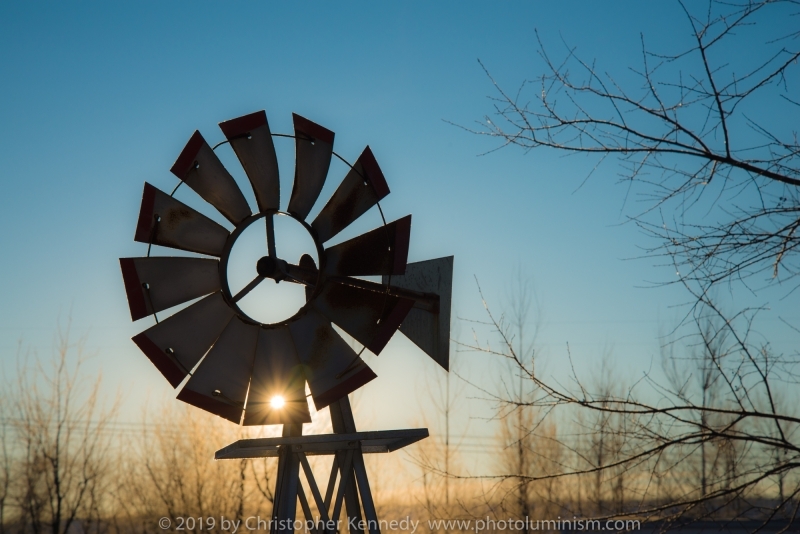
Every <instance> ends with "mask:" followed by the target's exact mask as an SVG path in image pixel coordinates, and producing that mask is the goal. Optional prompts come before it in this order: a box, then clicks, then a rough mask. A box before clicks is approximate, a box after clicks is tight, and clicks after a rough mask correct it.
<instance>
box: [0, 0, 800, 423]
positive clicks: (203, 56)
mask: <svg viewBox="0 0 800 534" xmlns="http://www.w3.org/2000/svg"><path fill="white" fill-rule="evenodd" d="M642 5H643V4H642V3H641V2H633V1H625V2H614V3H606V2H577V1H572V2H558V3H555V2H547V3H545V2H502V3H488V2H485V3H478V2H395V3H367V2H343V3H317V4H308V3H305V4H297V3H278V2H244V1H241V2H216V3H215V2H204V1H203V2H180V1H174V2H135V3H134V2H131V3H127V4H123V3H118V2H113V3H109V2H105V3H99V2H82V3H72V4H70V3H11V2H3V3H2V4H0V80H2V82H1V84H0V88H1V89H0V91H1V94H2V99H0V147H1V148H0V173H2V184H3V194H2V196H0V227H2V228H3V232H2V234H1V235H2V238H0V239H1V241H0V243H1V244H2V251H3V252H2V255H1V256H0V292H1V294H2V300H3V306H2V307H0V361H1V362H2V366H3V367H2V368H3V369H4V370H5V371H6V372H10V370H11V369H13V366H14V362H15V357H16V354H17V346H18V342H19V341H20V340H21V341H22V343H23V345H24V346H26V347H30V348H32V349H33V350H36V351H37V352H38V353H39V354H47V353H48V352H49V350H50V347H51V341H52V334H53V332H54V331H55V330H56V328H57V325H58V323H59V321H61V323H62V324H63V323H65V322H66V320H67V318H68V317H71V318H72V325H73V332H74V333H75V335H76V336H79V335H86V336H87V347H88V350H89V351H91V352H93V353H94V354H96V357H95V358H94V359H93V360H92V364H91V365H92V366H94V367H93V368H102V369H103V373H104V375H105V377H106V378H105V379H106V384H107V386H108V387H109V388H111V389H114V388H120V389H121V390H122V391H123V392H124V393H125V395H126V399H127V401H126V402H127V403H128V404H129V405H131V406H136V405H138V403H139V402H140V401H141V399H142V398H143V397H144V395H145V394H146V393H147V392H149V393H150V394H155V395H161V394H164V393H165V392H168V391H169V389H170V388H169V386H168V385H167V383H166V381H164V380H163V378H161V377H160V375H159V374H158V372H157V371H156V370H155V369H154V368H152V366H151V365H150V363H149V361H148V360H147V359H146V358H145V357H144V356H143V355H142V354H141V353H139V351H138V349H137V348H136V347H135V346H134V345H133V343H132V342H131V341H130V337H131V336H133V335H135V334H137V333H138V332H140V331H141V330H143V329H145V328H146V327H147V326H149V324H150V323H149V322H147V321H148V319H145V320H142V321H139V322H138V323H135V324H132V323H131V321H130V317H129V314H128V309H127V305H126V300H125V294H124V291H123V286H122V281H121V276H120V273H119V265H118V261H117V258H119V257H123V256H138V255H144V254H145V251H146V248H145V246H144V245H141V244H138V243H134V242H133V240H132V237H133V231H134V226H135V222H136V217H137V212H138V208H139V202H140V198H141V190H142V183H143V182H144V181H145V180H147V181H149V182H151V183H153V184H154V185H156V186H157V187H160V188H161V189H165V190H168V191H169V190H170V189H171V188H172V187H174V185H175V183H176V181H175V178H174V177H173V176H172V175H171V174H170V173H169V168H170V167H171V165H172V163H173V162H174V160H175V158H176V157H177V155H178V154H179V152H180V150H181V149H182V147H183V146H184V144H185V143H186V141H187V140H188V138H189V136H190V135H191V133H192V132H193V131H194V130H195V129H199V130H200V131H201V132H202V133H203V134H204V135H205V136H206V138H207V139H208V140H209V142H217V141H220V140H222V139H223V136H222V134H221V132H220V130H219V128H218V126H217V123H219V122H220V121H223V120H226V119H229V118H233V117H238V116H240V115H243V114H245V113H249V112H252V111H257V110H260V109H266V111H267V115H268V117H269V121H270V125H271V128H272V131H273V132H284V133H290V132H291V131H292V126H291V113H292V112H296V113H298V114H301V115H303V116H306V117H308V118H310V119H311V120H314V121H315V122H318V123H320V124H322V125H324V126H326V127H328V128H329V129H331V130H333V131H334V132H336V146H335V150H336V151H337V152H339V153H340V154H341V155H342V156H344V157H346V158H348V159H350V160H351V161H352V160H355V158H356V157H357V156H358V154H359V153H360V152H361V150H362V149H363V147H364V146H365V145H367V144H369V145H370V146H371V147H372V149H373V151H374V153H375V155H376V157H377V159H378V161H379V163H380V165H381V167H382V169H383V171H384V174H385V175H386V178H387V181H388V183H389V186H390V188H391V190H392V193H391V195H390V196H389V197H388V198H387V199H386V200H385V201H384V202H383V203H382V204H383V208H384V211H385V212H386V213H387V217H388V218H391V219H395V218H399V217H401V216H403V215H405V214H407V213H412V214H413V227H412V228H413V229H412V244H411V251H410V258H409V259H410V260H411V261H418V260H423V259H428V258H433V257H439V256H445V255H455V258H456V260H455V261H456V263H455V270H456V274H455V281H454V307H455V313H454V315H457V316H460V317H471V318H481V313H482V312H481V303H480V299H479V296H478V294H477V292H476V286H475V278H476V277H477V279H478V280H479V281H480V283H481V285H482V287H483V290H484V294H485V295H486V297H487V298H488V299H489V300H490V303H491V304H492V305H493V307H494V308H495V309H496V310H497V311H500V310H502V308H503V306H504V305H505V304H506V303H507V302H508V295H509V292H510V291H511V290H512V286H511V282H510V280H511V278H512V275H513V273H514V271H515V269H517V268H520V269H521V270H522V272H523V273H525V274H526V276H529V277H530V278H531V279H532V280H533V281H534V284H535V287H536V288H537V294H538V299H539V302H540V310H541V317H542V321H541V324H542V330H541V332H540V335H539V338H538V342H539V346H540V349H541V352H542V354H543V355H544V357H545V358H546V360H547V361H548V363H547V365H548V368H549V369H553V372H554V373H555V372H558V371H559V369H562V368H563V367H564V361H565V354H566V353H565V344H566V342H569V343H570V346H571V347H572V351H573V356H574V357H575V358H576V360H577V361H579V362H581V364H582V368H583V369H587V370H589V369H592V368H593V366H595V365H598V361H599V359H600V357H601V355H602V354H603V353H604V352H610V353H612V354H613V357H614V360H615V361H617V362H618V363H619V364H620V365H621V366H623V367H624V369H625V373H626V375H627V376H630V377H636V376H638V375H639V374H640V373H641V372H642V371H643V370H645V369H647V368H648V367H649V366H650V365H651V361H653V359H654V358H657V355H658V347H659V340H658V339H657V336H658V334H659V331H660V330H661V331H663V330H665V329H668V328H669V327H670V326H671V325H672V324H674V321H675V319H676V318H677V317H679V316H680V309H677V308H675V307H674V306H676V305H679V304H680V303H682V302H685V301H686V300H687V296H686V295H685V294H684V293H683V292H682V291H681V290H680V289H679V288H677V287H676V286H672V287H669V288H666V289H663V288H662V289H652V288H644V287H643V286H648V285H649V282H653V281H656V282H661V281H665V280H669V277H670V276H671V275H672V274H674V273H670V269H666V268H659V267H654V266H653V265H654V263H655V262H654V261H653V260H635V261H628V260H626V258H633V257H637V256H639V255H640V254H641V251H640V248H639V247H641V246H647V245H650V244H652V243H649V242H648V241H647V240H646V238H645V237H644V236H643V235H642V234H641V233H639V232H638V231H637V230H636V228H635V227H633V226H632V225H622V223H623V222H624V221H625V220H626V215H630V214H631V211H630V210H627V211H626V208H625V207H624V206H623V197H624V188H623V187H621V186H615V185H614V183H615V181H616V173H617V172H618V169H617V168H616V167H615V166H614V165H607V166H605V167H602V168H601V171H599V172H598V173H596V174H595V175H594V177H593V178H592V179H591V180H589V181H588V182H587V183H586V184H585V185H584V186H583V187H579V186H580V184H581V183H582V181H583V179H584V178H585V176H586V175H587V173H588V172H589V170H590V169H591V167H592V165H593V161H591V160H586V159H583V158H564V157H563V156H561V155H559V154H555V153H551V152H545V151H535V152H531V153H528V154H525V153H523V152H521V151H519V150H515V149H504V150H500V151H496V152H492V153H490V154H486V155H481V154H483V153H485V152H486V151H488V150H491V149H492V148H494V147H495V146H496V144H495V143H493V142H492V141H491V140H489V139H486V138H482V137H478V136H475V135H472V134H469V133H467V132H465V131H463V130H462V129H459V128H457V127H455V126H453V125H452V124H450V122H453V123H456V124H461V125H466V126H472V125H473V124H474V121H476V120H481V119H482V118H483V116H484V115H485V114H487V113H490V112H491V103H490V101H489V100H488V99H487V95H491V94H492V92H493V88H492V85H491V83H490V82H489V80H488V79H487V77H486V75H485V74H484V72H483V71H482V69H481V67H480V65H479V64H478V61H477V60H478V59H480V60H481V61H482V62H483V63H484V65H486V67H487V68H488V69H489V70H490V71H491V73H492V75H493V76H494V77H495V78H496V79H497V80H498V82H499V83H500V84H501V85H503V86H505V87H507V88H509V89H513V88H515V87H516V86H517V85H518V84H519V83H520V82H522V80H523V79H525V78H532V77H535V76H536V75H537V74H539V73H541V68H542V66H541V63H540V61H539V60H538V57H537V55H536V50H537V43H536V38H535V34H534V29H538V30H539V32H540V35H541V36H542V39H543V41H544V42H545V43H546V44H547V46H549V47H552V49H554V50H558V49H559V48H560V47H561V46H562V44H561V41H562V39H563V40H564V41H565V42H568V43H570V44H571V45H573V46H577V47H578V50H579V51H580V52H582V53H583V54H584V55H586V56H588V57H597V58H598V59H599V60H600V61H601V62H603V63H604V65H606V66H607V68H608V69H610V70H613V71H614V72H615V73H617V74H618V76H619V79H620V80H621V81H623V82H624V81H625V80H627V79H629V78H627V77H628V76H629V75H630V74H629V73H628V71H627V70H626V65H629V64H635V63H636V61H638V60H639V58H640V48H639V43H640V40H639V39H640V37H639V34H640V32H642V33H644V35H645V36H646V37H647V40H648V43H649V44H651V45H652V46H653V47H654V48H659V47H673V46H678V45H679V44H680V43H683V42H687V39H688V33H687V27H686V24H685V19H684V15H683V14H682V13H681V11H680V9H679V7H678V5H677V4H673V3H670V2H659V3H655V2H650V3H647V4H646V5H647V8H646V9H643V8H642ZM772 22H774V24H772V25H770V27H769V28H770V29H769V31H775V32H777V31H779V30H780V29H781V27H782V25H783V26H786V28H787V29H789V28H790V24H791V22H790V21H786V20H777V21H772ZM779 125H780V122H779ZM781 126H783V125H781ZM795 127H796V126H795ZM276 145H278V151H279V157H282V158H283V159H282V160H281V163H282V165H283V167H282V176H283V184H282V190H283V192H284V195H283V201H284V205H285V202H286V201H287V200H288V191H289V190H290V177H291V175H292V172H291V169H292V161H291V158H292V147H291V145H290V144H289V145H286V146H283V147H282V146H281V145H280V141H279V140H278V141H276ZM224 157H229V156H224ZM287 158H288V159H287ZM226 161H234V160H232V159H230V158H229V159H228V160H226ZM337 173H338V174H337ZM240 175H241V173H240ZM343 176H344V169H343V167H341V166H338V167H337V166H335V165H334V166H332V170H331V175H329V179H328V187H327V188H326V189H325V191H324V192H323V195H322V196H323V197H324V196H325V195H327V194H330V192H332V191H333V188H334V187H335V186H336V185H337V184H338V180H339V179H340V178H341V177H343ZM182 194H185V195H186V196H184V197H181V198H182V199H183V200H184V201H186V202H190V203H192V202H194V204H193V205H194V206H198V204H199V203H198V202H197V198H196V197H194V198H193V197H192V196H191V194H190V192H188V191H187V192H182ZM248 194H249V193H248ZM365 224H366V223H365ZM779 296H780V292H778V293H773V294H767V295H765V296H764V297H763V298H762V299H761V301H759V302H763V301H768V302H769V303H770V305H772V306H773V308H772V309H771V310H770V311H769V312H768V313H765V314H764V317H763V320H764V322H763V324H764V325H765V326H764V327H763V328H764V329H765V330H766V331H768V332H769V331H771V330H770V329H771V328H772V327H771V326H770V325H773V324H776V323H777V321H778V319H777V318H778V316H781V317H784V318H789V319H791V318H792V317H794V318H797V312H796V311H794V308H792V306H791V302H787V301H779V300H777V297H779ZM770 299H771V300H770ZM738 302H743V301H742V300H741V299H739V301H738ZM747 302H750V301H749V300H748V301H747ZM469 329H470V326H469V325H468V324H460V325H458V326H456V327H455V331H456V332H458V333H459V335H461V336H464V337H468V335H469ZM776 332H778V331H776ZM401 337H402V336H397V337H396V338H395V339H394V340H393V341H392V343H391V344H390V345H389V347H388V348H387V350H386V351H385V352H384V353H383V354H382V355H381V357H380V359H376V358H375V357H370V358H369V359H368V363H370V365H371V366H372V367H373V368H374V369H375V370H376V372H377V373H378V375H379V379H378V380H377V381H375V382H373V384H372V385H370V386H367V387H366V388H365V391H364V394H363V395H364V396H365V398H368V399H372V401H374V402H370V403H365V404H368V405H370V406H372V410H373V411H374V413H375V414H376V415H375V417H370V421H372V422H371V425H372V426H373V427H374V428H390V427H392V426H398V425H408V424H411V421H413V420H414V418H415V417H416V413H417V410H418V408H417V404H416V401H414V400H413V397H414V396H415V395H416V394H417V383H418V382H419V377H420V376H421V374H422V373H425V374H430V375H433V376H441V373H440V371H438V369H437V368H436V366H435V364H433V363H432V362H430V361H428V360H427V359H426V357H425V356H424V355H423V354H422V353H421V352H420V351H418V350H416V349H415V348H414V347H413V346H412V345H411V344H410V343H409V342H407V341H406V340H404V339H398V338H401ZM772 339H773V342H774V343H775V344H777V345H779V346H787V347H790V346H791V344H792V343H795V342H796V339H794V338H792V337H791V336H790V335H789V334H786V333H784V332H783V331H780V332H778V333H777V334H776V335H775V336H774V337H773V338H772ZM463 358H464V369H465V374H467V375H470V376H475V377H480V376H481V375H485V374H486V370H487V369H491V367H492V365H493V364H492V363H489V362H486V361H482V360H480V359H479V358H476V357H474V356H463ZM174 402H178V401H174ZM384 414H387V415H384ZM364 417H367V416H366V415H365V416H364Z"/></svg>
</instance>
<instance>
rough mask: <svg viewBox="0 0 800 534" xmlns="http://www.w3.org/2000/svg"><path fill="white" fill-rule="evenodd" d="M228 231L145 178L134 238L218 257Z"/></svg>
mask: <svg viewBox="0 0 800 534" xmlns="http://www.w3.org/2000/svg"><path fill="white" fill-rule="evenodd" d="M229 235H230V234H229V233H228V231H227V230H226V229H225V228H223V227H222V226H220V225H219V224H217V223H215V222H214V221H212V220H211V219H209V218H208V217H206V216H205V215H203V214H201V213H199V212H197V211H195V210H194V209H192V208H190V207H189V206H187V205H186V204H184V203H183V202H180V201H179V200H176V199H174V198H172V197H171V196H169V195H168V194H166V193H164V192H163V191H160V190H159V189H158V188H156V187H153V186H152V185H150V184H148V183H147V182H145V184H144V192H143V193H142V207H141V209H140V210H139V221H138V223H137V225H136V234H135V235H134V238H133V239H134V241H138V242H140V243H152V244H153V245H161V246H163V247H170V248H176V249H180V250H188V251H191V252H199V253H200V254H208V255H209V256H217V257H219V256H222V253H223V251H224V249H225V242H226V240H227V239H228V236H229Z"/></svg>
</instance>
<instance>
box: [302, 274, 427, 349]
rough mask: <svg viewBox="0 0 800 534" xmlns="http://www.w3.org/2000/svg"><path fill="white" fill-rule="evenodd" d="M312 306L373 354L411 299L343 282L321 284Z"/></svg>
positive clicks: (403, 312) (400, 320) (401, 320)
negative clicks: (320, 289) (321, 286)
mask: <svg viewBox="0 0 800 534" xmlns="http://www.w3.org/2000/svg"><path fill="white" fill-rule="evenodd" d="M313 305H314V307H315V308H316V309H317V310H319V311H320V312H322V313H323V314H324V315H325V316H326V317H327V318H328V319H330V320H331V321H333V322H334V323H336V325H337V326H339V327H340V328H341V329H342V330H344V331H345V332H347V333H348V334H350V335H351V336H353V337H354V338H355V339H356V340H358V342H359V343H361V344H362V345H364V346H365V347H367V348H368V349H369V350H370V351H372V353H373V354H380V352H381V351H382V350H383V348H384V347H385V346H386V344H387V343H388V342H389V340H390V339H391V337H392V336H393V335H394V333H395V332H396V331H397V328H398V327H399V326H400V324H401V323H402V322H403V319H405V317H406V315H407V314H408V312H409V311H410V310H411V308H412V307H413V306H414V301H413V300H409V299H404V298H398V297H395V296H391V295H386V294H381V293H376V292H374V291H369V290H367V289H362V288H358V287H353V286H349V285H344V284H337V283H329V284H325V286H323V289H322V291H321V292H320V294H319V295H317V298H315V299H314V300H313Z"/></svg>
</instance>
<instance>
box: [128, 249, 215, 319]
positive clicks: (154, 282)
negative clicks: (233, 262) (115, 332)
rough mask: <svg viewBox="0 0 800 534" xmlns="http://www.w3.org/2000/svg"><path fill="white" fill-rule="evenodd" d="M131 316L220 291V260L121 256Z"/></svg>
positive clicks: (169, 306) (141, 315) (135, 317)
mask: <svg viewBox="0 0 800 534" xmlns="http://www.w3.org/2000/svg"><path fill="white" fill-rule="evenodd" d="M119 264H120V267H121V268H122V280H123V282H124V283H125V292H126V293H127V295H128V305H129V306H130V309H131V318H132V319H133V320H134V321H136V320H138V319H141V318H142V317H147V316H148V315H151V314H153V313H156V312H160V311H161V310H166V309H167V308H171V307H172V306H176V305H178V304H181V303H183V302H186V301H189V300H192V299H195V298H197V297H202V296H203V295H208V294H209V293H213V292H214V291H219V290H220V283H219V261H218V260H212V259H204V258H164V257H153V258H120V260H119Z"/></svg>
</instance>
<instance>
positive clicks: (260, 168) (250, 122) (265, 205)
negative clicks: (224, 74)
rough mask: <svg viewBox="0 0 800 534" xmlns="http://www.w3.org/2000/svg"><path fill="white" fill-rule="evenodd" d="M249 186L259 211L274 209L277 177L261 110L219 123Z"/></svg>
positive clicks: (276, 196) (276, 199)
mask: <svg viewBox="0 0 800 534" xmlns="http://www.w3.org/2000/svg"><path fill="white" fill-rule="evenodd" d="M219 127H220V129H222V133H224V134H225V137H226V138H227V139H228V141H230V143H231V147H232V148H233V151H234V152H235V153H236V156H237V157H238V158H239V161H240V162H241V164H242V167H244V170H245V173H246V174H247V178H248V179H249V180H250V184H251V185H252V186H253V192H254V193H255V196H256V202H257V203H258V209H259V211H262V212H263V211H266V210H268V209H275V210H276V209H278V208H279V205H280V178H279V175H278V157H277V156H276V154H275V145H274V144H273V142H272V133H271V132H270V129H269V123H268V122H267V114H266V112H265V111H263V110H262V111H257V112H255V113H251V114H249V115H245V116H243V117H239V118H236V119H231V120H228V121H225V122H221V123H220V124H219Z"/></svg>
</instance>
